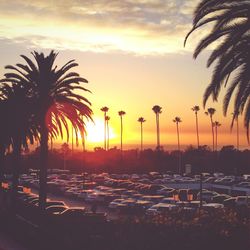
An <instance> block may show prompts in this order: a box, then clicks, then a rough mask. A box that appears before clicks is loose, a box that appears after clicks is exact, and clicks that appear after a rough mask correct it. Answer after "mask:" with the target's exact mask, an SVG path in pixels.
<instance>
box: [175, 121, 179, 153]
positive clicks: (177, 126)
mask: <svg viewBox="0 0 250 250" xmlns="http://www.w3.org/2000/svg"><path fill="white" fill-rule="evenodd" d="M176 128H177V140H178V151H180V136H179V125H178V122H177V123H176Z"/></svg>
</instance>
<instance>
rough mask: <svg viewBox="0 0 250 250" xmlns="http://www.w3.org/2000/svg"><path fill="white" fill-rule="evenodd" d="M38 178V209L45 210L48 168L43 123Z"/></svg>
mask: <svg viewBox="0 0 250 250" xmlns="http://www.w3.org/2000/svg"><path fill="white" fill-rule="evenodd" d="M40 157H41V159H40V164H41V165H40V176H39V184H40V188H39V207H40V209H41V210H42V211H43V210H44V209H45V204H46V199H47V168H48V129H47V127H46V124H45V121H44V124H42V127H41V155H40Z"/></svg>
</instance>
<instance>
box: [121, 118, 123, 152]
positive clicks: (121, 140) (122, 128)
mask: <svg viewBox="0 0 250 250" xmlns="http://www.w3.org/2000/svg"><path fill="white" fill-rule="evenodd" d="M122 136H123V124H122V116H121V151H122V150H123V149H122Z"/></svg>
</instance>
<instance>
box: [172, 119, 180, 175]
mask: <svg viewBox="0 0 250 250" xmlns="http://www.w3.org/2000/svg"><path fill="white" fill-rule="evenodd" d="M173 122H174V123H175V124H176V130H177V142H178V151H179V164H178V169H179V173H181V148H180V131H179V123H180V122H182V120H181V118H180V117H178V116H176V117H175V118H174V120H173Z"/></svg>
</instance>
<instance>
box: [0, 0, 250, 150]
mask: <svg viewBox="0 0 250 250" xmlns="http://www.w3.org/2000/svg"><path fill="white" fill-rule="evenodd" d="M197 2H198V0H195V1H184V0H178V1H177V0H169V1H160V0H159V1H158V0H136V1H135V0H124V1H112V0H109V1H108V0H98V1H88V0H86V1H76V0H72V1H68V0H67V1H66V0H63V1H58V2H57V1H42V0H36V1H33V0H25V1H24V0H13V1H11V3H10V2H6V1H0V18H1V24H0V44H1V46H0V53H1V61H0V76H1V77H2V76H3V74H4V69H3V67H4V66H5V65H7V64H15V63H17V62H22V59H21V58H20V57H19V55H20V54H26V55H29V53H30V51H32V50H37V51H45V52H46V53H47V52H48V51H49V50H50V49H55V50H57V51H59V52H60V53H59V56H58V61H57V63H58V64H59V65H62V64H63V63H65V62H66V61H68V60H70V59H72V58H73V59H76V61H77V62H78V63H79V67H78V68H77V69H76V71H77V72H79V73H80V74H81V75H82V76H83V77H85V78H86V79H88V80H89V84H88V88H89V89H90V90H91V91H92V94H88V95H87V97H88V99H89V100H90V101H91V102H92V104H93V106H92V108H93V111H94V117H93V118H94V120H95V121H96V123H97V124H99V125H98V126H96V127H94V128H93V127H92V128H89V130H92V131H93V130H94V132H91V133H92V134H93V133H94V135H92V138H91V133H90V132H89V137H88V138H87V148H88V149H92V148H93V147H94V146H102V145H103V142H102V141H103V131H102V130H103V128H102V127H101V124H102V123H101V122H102V119H103V112H101V111H100V108H101V107H103V106H107V107H109V108H110V111H109V113H108V115H109V116H110V117H111V120H110V127H111V128H112V133H113V138H112V139H111V146H118V147H119V141H120V137H119V134H120V119H119V116H118V111H119V110H124V111H125V112H126V115H125V116H124V148H126V147H127V148H128V147H131V144H133V147H139V143H140V127H139V123H138V122H137V119H138V118H139V117H140V116H143V117H144V118H145V119H146V120H147V121H146V122H145V123H144V143H145V144H147V145H155V142H156V134H155V131H156V126H155V116H154V113H153V111H152V107H153V106H154V105H156V104H158V105H160V106H161V107H162V111H163V112H162V114H161V115H160V130H161V144H162V145H163V146H164V147H165V148H168V147H169V146H170V145H171V147H172V148H174V145H176V141H177V138H176V127H175V124H174V123H173V122H172V120H173V118H174V117H175V116H180V117H181V118H182V120H183V122H182V123H181V124H180V133H181V134H180V139H181V144H182V145H188V144H193V145H195V144H196V135H195V117H194V114H193V112H192V111H191V107H192V106H194V105H199V106H200V108H201V111H200V112H199V121H200V141H201V144H208V145H211V143H212V140H211V134H210V126H209V125H210V124H209V118H208V117H207V116H205V115H204V110H203V108H202V96H203V93H204V90H205V88H206V86H207V84H208V83H209V79H210V76H211V72H212V69H209V70H208V69H207V68H206V59H207V57H208V55H209V50H208V51H206V52H205V53H203V54H202V55H201V56H200V58H199V59H198V60H196V61H194V60H193V59H192V51H193V49H194V47H195V45H196V44H197V41H198V39H200V37H201V35H202V34H204V32H206V31H202V32H200V33H197V34H194V36H193V37H192V38H191V39H190V41H189V43H188V46H187V47H186V48H183V39H184V37H185V35H186V33H187V32H188V30H189V29H190V27H191V22H192V12H193V9H194V6H195V5H196V3H197ZM222 97H223V93H222V95H221V98H220V102H219V103H212V102H211V101H209V102H208V104H207V107H215V108H216V110H217V112H216V114H215V116H214V119H215V120H218V121H219V122H220V123H221V124H222V126H221V127H220V128H219V138H218V142H219V144H220V145H221V146H222V145H225V144H235V141H236V138H235V133H231V132H230V120H231V116H230V112H229V116H228V117H227V118H225V117H223V115H222V107H221V103H222V102H221V100H222ZM240 131H241V138H240V143H241V146H242V147H247V140H246V136H245V130H244V129H243V126H242V120H240ZM98 138H99V142H98Z"/></svg>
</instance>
